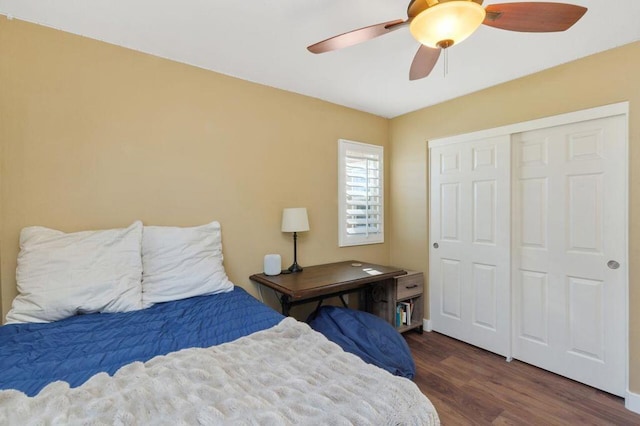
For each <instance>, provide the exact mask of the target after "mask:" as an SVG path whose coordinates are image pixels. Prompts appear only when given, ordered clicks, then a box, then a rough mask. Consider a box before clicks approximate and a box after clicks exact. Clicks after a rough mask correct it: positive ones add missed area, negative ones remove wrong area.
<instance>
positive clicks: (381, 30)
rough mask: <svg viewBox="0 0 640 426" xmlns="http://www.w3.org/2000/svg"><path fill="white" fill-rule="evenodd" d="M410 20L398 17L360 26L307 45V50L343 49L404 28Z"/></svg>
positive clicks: (327, 50)
mask: <svg viewBox="0 0 640 426" xmlns="http://www.w3.org/2000/svg"><path fill="white" fill-rule="evenodd" d="M408 22H409V21H403V20H402V19H396V20H395V21H389V22H383V23H381V24H376V25H370V26H368V27H364V28H360V29H358V30H353V31H349V32H346V33H344V34H340V35H337V36H334V37H331V38H328V39H326V40H323V41H320V42H318V43H316V44H312V45H311V46H309V47H307V50H309V52H312V53H324V52H330V51H332V50H338V49H343V48H345V47H349V46H353V45H354V44H358V43H362V42H363V41H367V40H371V39H372V38H376V37H379V36H381V35H384V34H387V33H390V32H391V31H395V30H397V29H399V28H402V27H403V26H404V24H407V23H408Z"/></svg>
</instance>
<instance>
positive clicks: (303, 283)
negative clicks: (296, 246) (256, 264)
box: [249, 260, 406, 315]
mask: <svg viewBox="0 0 640 426" xmlns="http://www.w3.org/2000/svg"><path fill="white" fill-rule="evenodd" d="M353 264H360V265H361V266H352V265H353ZM404 274H406V271H404V270H402V269H400V268H396V267H392V266H382V265H376V264H372V263H366V262H360V261H357V260H347V261H345V262H337V263H328V264H326V265H316V266H305V267H304V270H303V271H302V272H296V273H294V274H280V275H273V276H270V275H265V274H255V275H251V277H249V279H251V280H252V281H255V282H257V283H259V284H262V285H265V286H267V287H269V288H271V289H273V290H275V291H277V292H278V293H280V294H281V296H280V304H281V305H282V313H283V314H284V315H289V310H290V309H291V307H292V306H295V305H300V304H302V303H307V302H312V301H315V300H322V299H326V298H329V297H336V296H339V297H341V298H342V295H344V294H347V293H353V292H357V291H360V290H362V289H363V288H366V287H369V286H370V285H372V284H375V283H379V282H381V281H385V280H389V285H393V277H397V276H399V275H404ZM342 303H344V299H342Z"/></svg>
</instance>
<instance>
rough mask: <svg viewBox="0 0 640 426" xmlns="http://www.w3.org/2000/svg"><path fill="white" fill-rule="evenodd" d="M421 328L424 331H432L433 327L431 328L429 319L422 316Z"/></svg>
mask: <svg viewBox="0 0 640 426" xmlns="http://www.w3.org/2000/svg"><path fill="white" fill-rule="evenodd" d="M422 329H423V330H424V331H433V329H432V328H431V320H428V319H426V318H423V319H422Z"/></svg>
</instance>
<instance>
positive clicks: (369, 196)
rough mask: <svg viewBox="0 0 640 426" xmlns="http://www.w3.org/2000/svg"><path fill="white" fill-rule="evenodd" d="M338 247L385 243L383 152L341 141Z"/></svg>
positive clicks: (360, 144) (339, 146) (374, 147)
mask: <svg viewBox="0 0 640 426" xmlns="http://www.w3.org/2000/svg"><path fill="white" fill-rule="evenodd" d="M338 153H339V154H338V155H339V158H338V166H339V170H338V173H339V176H338V185H339V187H338V197H339V201H338V206H339V207H338V208H339V212H338V218H339V227H340V229H339V236H338V238H339V245H340V247H344V246H353V245H361V244H375V243H382V242H384V162H383V161H384V150H383V147H381V146H377V145H369V144H363V143H360V142H352V141H347V140H343V139H341V140H339V141H338Z"/></svg>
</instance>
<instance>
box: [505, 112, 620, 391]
mask: <svg viewBox="0 0 640 426" xmlns="http://www.w3.org/2000/svg"><path fill="white" fill-rule="evenodd" d="M625 126H626V123H625V120H624V118H623V117H622V116H617V117H609V118H604V119H597V120H591V121H584V122H580V123H575V124H569V125H563V126H557V127H552V128H548V129H542V130H535V131H529V132H525V133H520V134H516V135H513V144H512V153H513V155H512V161H513V167H512V169H513V183H512V185H513V216H512V221H513V227H512V231H513V239H512V243H513V254H512V283H513V325H514V326H513V344H512V346H513V357H514V358H517V359H520V360H522V361H525V362H528V363H531V364H534V365H537V366H539V367H542V368H545V369H547V370H550V371H553V372H556V373H558V374H561V375H564V376H567V377H569V378H572V379H574V380H577V381H580V382H583V383H586V384H589V385H591V386H594V387H597V388H599V389H603V390H605V391H607V392H610V393H613V394H616V395H620V396H622V395H624V392H625V388H626V383H625V381H626V379H625V377H626V365H625V364H626V355H625V353H626V350H627V348H626V344H625V342H626V339H625V335H624V334H625V330H626V325H625V324H626V320H627V319H626V303H627V302H626V300H627V299H626V287H625V282H626V281H625V279H626V278H625V277H626V274H627V267H626V249H625V244H626V237H625V232H626V231H625V229H626V228H625V226H626V225H625V223H626V216H625V215H626V213H625V212H626V211H627V210H626V209H627V206H626V192H625V191H626V176H625V173H626V166H625V162H626V161H627V159H626V155H625V150H626V142H625V141H626V139H625V138H626V136H625V134H624V132H625Z"/></svg>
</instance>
